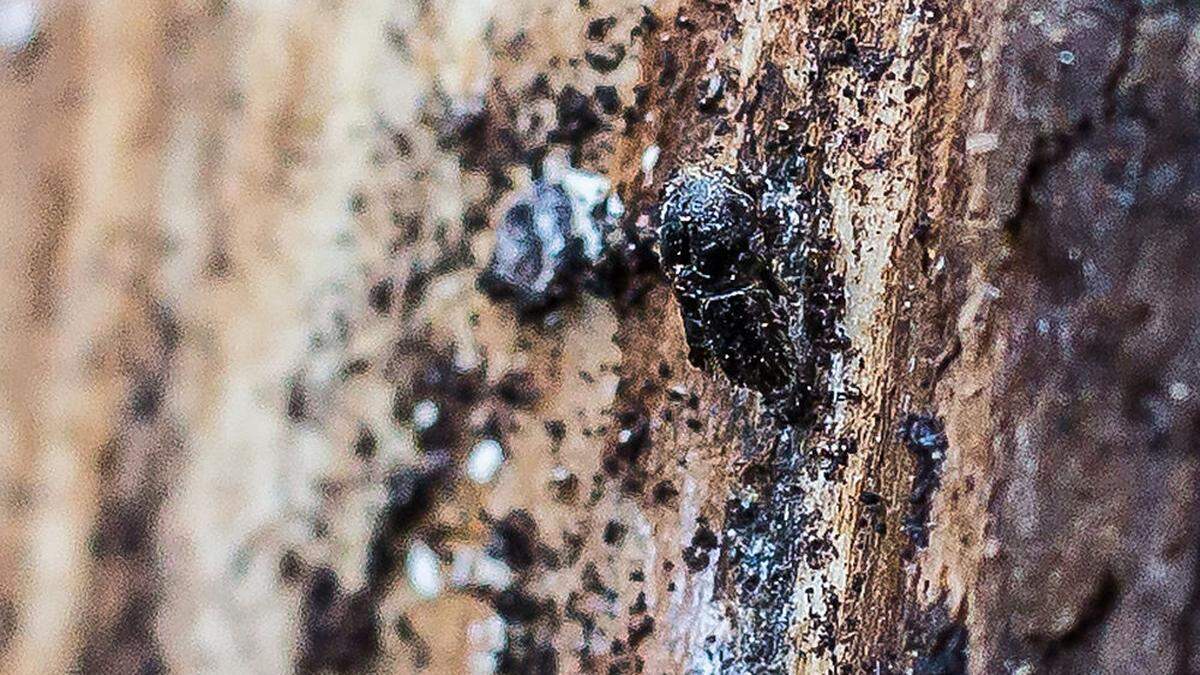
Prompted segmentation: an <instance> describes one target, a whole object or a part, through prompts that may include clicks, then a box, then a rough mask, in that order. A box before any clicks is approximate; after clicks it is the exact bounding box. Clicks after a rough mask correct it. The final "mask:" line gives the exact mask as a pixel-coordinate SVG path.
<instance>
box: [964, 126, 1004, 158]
mask: <svg viewBox="0 0 1200 675" xmlns="http://www.w3.org/2000/svg"><path fill="white" fill-rule="evenodd" d="M998 147H1000V137H999V136H997V135H996V133H995V132H992V131H981V132H979V133H977V134H971V135H970V136H967V145H966V150H967V154H968V155H981V154H984V153H987V152H991V151H993V150H995V149H996V148H998Z"/></svg>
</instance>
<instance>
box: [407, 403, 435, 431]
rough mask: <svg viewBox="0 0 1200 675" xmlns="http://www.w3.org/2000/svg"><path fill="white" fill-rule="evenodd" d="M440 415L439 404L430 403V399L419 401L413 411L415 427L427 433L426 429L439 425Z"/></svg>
mask: <svg viewBox="0 0 1200 675" xmlns="http://www.w3.org/2000/svg"><path fill="white" fill-rule="evenodd" d="M440 414H441V413H440V411H439V410H438V406H437V404H436V403H434V402H433V401H430V400H429V399H425V400H423V401H419V402H418V403H417V404H416V405H414V406H413V410H412V421H413V426H415V427H416V428H417V430H418V431H425V430H426V429H428V428H430V427H432V426H433V425H435V424H437V421H438V416H439V415H440Z"/></svg>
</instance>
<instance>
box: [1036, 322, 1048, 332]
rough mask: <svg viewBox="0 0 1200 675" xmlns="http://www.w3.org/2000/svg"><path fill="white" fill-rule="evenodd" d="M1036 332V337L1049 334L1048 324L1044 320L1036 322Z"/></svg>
mask: <svg viewBox="0 0 1200 675" xmlns="http://www.w3.org/2000/svg"><path fill="white" fill-rule="evenodd" d="M1037 332H1038V335H1045V334H1046V333H1049V332H1050V322H1049V321H1047V320H1045V319H1038V320H1037Z"/></svg>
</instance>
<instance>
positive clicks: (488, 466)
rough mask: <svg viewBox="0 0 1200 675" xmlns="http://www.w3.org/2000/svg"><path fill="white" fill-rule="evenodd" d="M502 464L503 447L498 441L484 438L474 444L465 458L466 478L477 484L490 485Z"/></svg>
mask: <svg viewBox="0 0 1200 675" xmlns="http://www.w3.org/2000/svg"><path fill="white" fill-rule="evenodd" d="M502 464H504V447H503V446H501V445H500V443H499V442H498V441H496V440H495V439H491V438H485V439H483V440H482V441H479V442H478V443H476V444H475V447H474V448H472V449H471V455H470V456H469V457H467V476H468V477H470V479H471V480H473V481H475V482H476V483H479V484H480V485H482V484H484V483H490V482H491V480H492V479H493V478H495V477H496V472H497V471H499V470H500V466H501V465H502Z"/></svg>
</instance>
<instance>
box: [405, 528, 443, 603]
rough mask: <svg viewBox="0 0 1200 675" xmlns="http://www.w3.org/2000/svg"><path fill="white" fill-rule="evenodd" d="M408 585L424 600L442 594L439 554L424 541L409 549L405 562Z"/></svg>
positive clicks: (417, 542)
mask: <svg viewBox="0 0 1200 675" xmlns="http://www.w3.org/2000/svg"><path fill="white" fill-rule="evenodd" d="M405 568H406V569H407V570H408V583H409V585H411V586H412V587H413V590H414V591H416V592H417V594H418V595H420V596H421V597H423V598H427V599H428V598H435V597H437V595H438V594H439V593H441V592H442V572H441V569H440V563H439V562H438V558H437V554H436V553H434V552H433V549H431V548H429V546H428V545H426V544H425V542H423V541H420V540H418V541H415V542H413V544H412V546H409V547H408V557H407V558H406V560H405Z"/></svg>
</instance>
